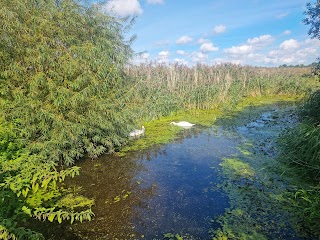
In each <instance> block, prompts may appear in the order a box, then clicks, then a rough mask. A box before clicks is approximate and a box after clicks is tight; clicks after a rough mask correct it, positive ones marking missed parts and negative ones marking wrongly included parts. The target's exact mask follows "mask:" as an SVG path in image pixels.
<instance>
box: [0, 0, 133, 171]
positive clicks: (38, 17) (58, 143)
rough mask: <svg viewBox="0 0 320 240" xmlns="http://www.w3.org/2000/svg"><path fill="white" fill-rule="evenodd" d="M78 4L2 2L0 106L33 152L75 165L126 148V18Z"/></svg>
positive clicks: (43, 0)
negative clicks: (86, 156) (109, 14)
mask: <svg viewBox="0 0 320 240" xmlns="http://www.w3.org/2000/svg"><path fill="white" fill-rule="evenodd" d="M98 6H99V5H98V4H96V5H89V4H86V3H84V2H81V1H77V0H2V1H1V3H0V22H1V34H0V57H1V61H0V100H2V103H3V104H2V105H1V109H3V113H5V119H6V121H8V122H14V123H15V124H16V128H15V129H16V130H17V131H19V132H20V134H21V138H23V139H25V140H26V142H28V145H27V147H28V148H29V149H30V150H31V153H37V154H41V155H43V156H45V157H46V158H47V159H48V160H49V161H54V162H61V163H63V164H67V165H72V164H73V163H74V161H75V160H76V159H78V158H80V157H82V156H83V155H84V154H88V155H89V156H90V157H96V156H98V155H100V154H102V153H104V152H113V151H115V149H117V148H119V147H120V146H121V145H122V144H124V143H125V142H126V134H127V132H128V130H129V129H130V126H131V125H130V124H131V123H132V121H131V120H130V119H131V116H130V113H129V111H126V108H125V107H126V104H125V93H124V90H123V88H124V86H125V81H126V76H125V74H124V72H123V67H124V66H125V64H127V62H128V60H129V59H130V58H131V57H132V55H133V51H132V50H131V47H130V43H131V42H130V41H125V36H124V34H125V31H126V27H127V26H125V24H126V20H123V19H116V18H114V17H111V16H108V15H106V14H103V13H102V12H101V11H100V10H99V7H98Z"/></svg>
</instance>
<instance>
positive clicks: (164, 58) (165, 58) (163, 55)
mask: <svg viewBox="0 0 320 240" xmlns="http://www.w3.org/2000/svg"><path fill="white" fill-rule="evenodd" d="M169 55H170V53H169V51H161V52H159V53H158V56H157V62H158V63H169Z"/></svg>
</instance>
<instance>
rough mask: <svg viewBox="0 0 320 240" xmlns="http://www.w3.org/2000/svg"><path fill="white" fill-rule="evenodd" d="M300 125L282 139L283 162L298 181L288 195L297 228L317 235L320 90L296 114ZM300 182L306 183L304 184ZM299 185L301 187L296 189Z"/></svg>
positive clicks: (318, 233)
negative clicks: (295, 217) (294, 208)
mask: <svg viewBox="0 0 320 240" xmlns="http://www.w3.org/2000/svg"><path fill="white" fill-rule="evenodd" d="M299 116H300V121H301V122H300V123H299V124H298V125H297V126H296V127H295V128H293V129H291V130H289V131H288V132H287V134H286V135H285V136H284V137H283V138H282V146H283V148H282V155H281V156H280V159H282V160H283V161H284V163H285V164H287V165H288V166H289V167H290V168H289V169H290V171H292V172H293V173H294V174H296V175H297V178H298V180H299V182H300V184H298V186H296V187H295V189H296V191H295V192H294V194H292V195H291V196H289V198H288V199H289V200H290V202H291V204H292V206H294V207H296V209H297V213H298V218H299V219H300V222H301V223H300V228H303V229H304V231H309V232H310V234H311V235H315V236H317V237H319V236H320V229H319V226H318V223H319V221H320V211H319V209H320V90H317V91H314V92H313V93H312V94H311V95H310V96H309V98H308V99H307V100H306V101H305V102H304V104H303V105H302V106H301V108H300V111H299ZM303 183H307V186H306V184H303ZM299 185H300V186H299Z"/></svg>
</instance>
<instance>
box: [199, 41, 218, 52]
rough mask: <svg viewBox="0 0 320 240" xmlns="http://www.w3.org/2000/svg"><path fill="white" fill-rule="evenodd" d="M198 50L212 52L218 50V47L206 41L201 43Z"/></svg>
mask: <svg viewBox="0 0 320 240" xmlns="http://www.w3.org/2000/svg"><path fill="white" fill-rule="evenodd" d="M200 50H201V52H214V51H218V50H219V48H217V47H215V46H213V44H212V43H209V42H206V43H203V44H202V45H201V47H200Z"/></svg>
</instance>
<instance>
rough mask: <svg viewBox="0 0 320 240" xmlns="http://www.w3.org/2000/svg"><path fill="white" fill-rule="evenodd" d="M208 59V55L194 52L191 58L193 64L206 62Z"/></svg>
mask: <svg viewBox="0 0 320 240" xmlns="http://www.w3.org/2000/svg"><path fill="white" fill-rule="evenodd" d="M207 58H208V55H207V54H204V53H202V52H193V53H192V56H191V60H192V61H193V62H201V63H203V62H205V61H206V60H207Z"/></svg>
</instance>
